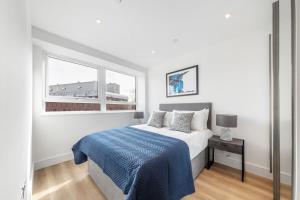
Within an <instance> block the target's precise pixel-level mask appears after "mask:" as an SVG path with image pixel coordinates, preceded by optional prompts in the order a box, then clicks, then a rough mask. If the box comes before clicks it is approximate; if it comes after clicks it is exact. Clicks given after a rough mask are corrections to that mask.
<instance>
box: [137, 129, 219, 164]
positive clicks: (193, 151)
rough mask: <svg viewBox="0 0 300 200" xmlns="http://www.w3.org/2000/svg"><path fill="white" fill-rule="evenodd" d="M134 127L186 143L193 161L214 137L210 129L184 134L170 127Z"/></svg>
mask: <svg viewBox="0 0 300 200" xmlns="http://www.w3.org/2000/svg"><path fill="white" fill-rule="evenodd" d="M132 127H134V128H138V129H142V130H146V131H150V132H154V133H158V134H161V135H164V136H168V137H173V138H176V139H180V140H182V141H184V142H185V143H186V144H187V145H188V146H189V150H190V157H191V160H192V159H194V158H195V157H196V156H197V155H198V154H199V153H200V152H201V151H203V150H204V149H205V148H206V147H207V144H208V139H209V138H210V137H211V136H212V135H213V133H212V131H211V130H209V129H206V130H203V131H192V132H191V133H183V132H180V131H172V130H169V128H168V127H163V128H155V127H152V126H148V125H147V124H141V125H135V126H132Z"/></svg>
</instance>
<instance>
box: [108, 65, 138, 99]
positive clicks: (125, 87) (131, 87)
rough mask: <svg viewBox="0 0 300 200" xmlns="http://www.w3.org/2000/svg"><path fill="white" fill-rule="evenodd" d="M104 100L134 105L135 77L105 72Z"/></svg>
mask: <svg viewBox="0 0 300 200" xmlns="http://www.w3.org/2000/svg"><path fill="white" fill-rule="evenodd" d="M106 100H107V101H114V102H122V103H126V102H127V103H135V77H134V76H129V75H126V74H121V73H118V72H114V71H109V70H106Z"/></svg>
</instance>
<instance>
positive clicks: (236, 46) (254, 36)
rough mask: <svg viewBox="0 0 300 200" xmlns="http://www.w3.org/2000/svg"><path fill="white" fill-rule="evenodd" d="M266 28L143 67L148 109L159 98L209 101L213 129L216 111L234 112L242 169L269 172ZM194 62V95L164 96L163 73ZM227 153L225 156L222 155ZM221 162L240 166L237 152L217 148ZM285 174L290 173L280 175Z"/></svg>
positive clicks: (151, 109)
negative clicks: (241, 146)
mask: <svg viewBox="0 0 300 200" xmlns="http://www.w3.org/2000/svg"><path fill="white" fill-rule="evenodd" d="M270 30H271V28H266V29H262V30H257V31H255V32H252V33H249V34H248V35H245V36H241V37H239V38H236V39H233V40H228V41H224V42H222V43H219V44H216V45H213V46H210V47H208V48H204V49H203V50H201V51H199V52H195V53H192V54H189V55H185V56H182V57H179V58H177V59H173V60H170V61H169V62H166V63H162V64H161V65H159V66H155V67H153V68H152V69H150V70H149V72H148V79H149V111H150V112H151V111H153V110H157V109H158V105H159V104H160V103H184V102H204V101H207V102H212V103H213V130H214V131H215V132H216V133H219V128H218V127H216V126H215V114H216V113H236V114H237V115H238V128H236V129H233V130H232V131H233V135H234V137H237V138H243V139H245V141H246V149H245V151H246V157H245V159H246V170H247V171H251V172H253V173H256V174H258V175H263V176H267V177H271V174H269V172H268V171H269V73H268V68H269V61H268V58H269V57H268V52H269V51H268V34H269V33H270ZM197 64H198V65H199V95H197V96H185V97H173V98H166V95H165V94H166V91H165V82H166V80H165V74H166V73H167V72H171V71H174V70H177V69H180V68H184V67H189V66H193V65H197ZM227 156H228V157H227ZM216 160H217V161H218V162H221V163H225V164H228V165H231V166H233V167H240V157H239V156H237V155H232V154H229V153H221V152H217V153H216ZM284 179H289V177H286V176H285V177H284Z"/></svg>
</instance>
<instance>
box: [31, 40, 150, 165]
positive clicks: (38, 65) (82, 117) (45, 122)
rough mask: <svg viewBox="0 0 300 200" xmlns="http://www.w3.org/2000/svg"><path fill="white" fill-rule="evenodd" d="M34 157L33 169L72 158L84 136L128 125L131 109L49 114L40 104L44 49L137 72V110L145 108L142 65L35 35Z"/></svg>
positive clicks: (41, 103) (133, 72)
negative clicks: (91, 53) (116, 60)
mask: <svg viewBox="0 0 300 200" xmlns="http://www.w3.org/2000/svg"><path fill="white" fill-rule="evenodd" d="M34 44H35V46H34V51H33V52H34V53H33V55H34V61H33V62H34V102H33V105H34V107H33V111H34V112H33V159H34V162H35V169H40V168H43V167H47V166H50V165H53V164H57V163H59V162H62V161H65V160H70V159H72V153H71V148H72V146H73V145H74V144H75V143H76V142H77V141H78V140H79V139H80V138H82V137H83V136H85V135H87V134H89V133H92V132H96V131H101V130H105V129H110V128H117V127H123V126H126V125H129V124H130V123H131V122H132V121H133V113H132V112H118V113H114V112H111V113H100V112H97V113H93V114H91V113H88V112H87V113H85V112H83V114H70V113H68V114H55V113H53V114H49V113H45V112H44V108H43V97H44V94H43V87H44V86H43V85H44V82H43V76H44V72H43V68H44V56H45V52H51V53H55V54H57V55H62V56H66V57H70V58H74V59H78V60H82V61H85V62H88V63H92V64H95V65H101V66H105V67H110V68H113V69H115V70H118V71H124V72H126V73H130V74H133V75H136V76H137V79H138V89H137V90H138V94H140V95H138V96H139V97H138V105H137V109H138V110H145V77H146V74H145V72H144V69H141V71H137V70H136V69H132V68H129V67H125V66H120V65H118V64H114V63H111V62H109V61H105V60H102V59H100V58H96V57H93V56H89V55H86V54H83V53H79V52H77V51H74V50H71V49H67V48H64V47H60V46H57V45H54V44H51V43H48V42H45V41H41V40H37V39H34Z"/></svg>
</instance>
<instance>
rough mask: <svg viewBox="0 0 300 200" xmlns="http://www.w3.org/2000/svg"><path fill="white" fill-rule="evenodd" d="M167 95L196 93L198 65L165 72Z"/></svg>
mask: <svg viewBox="0 0 300 200" xmlns="http://www.w3.org/2000/svg"><path fill="white" fill-rule="evenodd" d="M166 92H167V97H177V96H186V95H197V94H198V65H196V66H192V67H188V68H184V69H181V70H177V71H174V72H169V73H167V74H166Z"/></svg>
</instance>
